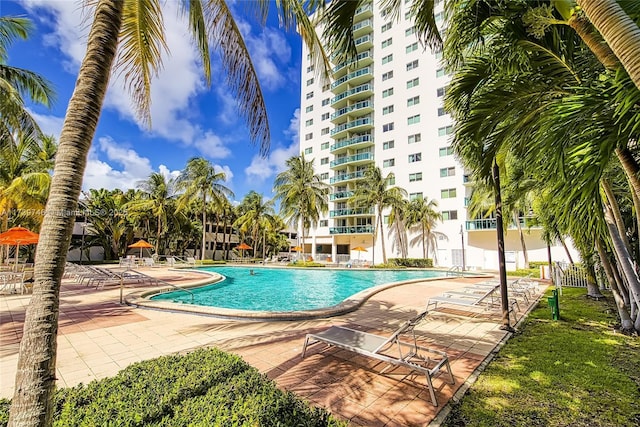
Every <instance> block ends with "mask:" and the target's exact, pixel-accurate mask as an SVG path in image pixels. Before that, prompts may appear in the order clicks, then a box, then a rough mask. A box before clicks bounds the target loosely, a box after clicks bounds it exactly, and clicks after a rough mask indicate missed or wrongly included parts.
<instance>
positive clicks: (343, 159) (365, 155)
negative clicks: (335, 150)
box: [330, 153, 373, 167]
mask: <svg viewBox="0 0 640 427" xmlns="http://www.w3.org/2000/svg"><path fill="white" fill-rule="evenodd" d="M362 160H373V153H359V154H354V155H353V156H345V157H340V158H339V159H335V160H333V161H332V162H331V164H330V166H331V167H334V166H338V165H343V164H345V163H351V162H358V161H362Z"/></svg>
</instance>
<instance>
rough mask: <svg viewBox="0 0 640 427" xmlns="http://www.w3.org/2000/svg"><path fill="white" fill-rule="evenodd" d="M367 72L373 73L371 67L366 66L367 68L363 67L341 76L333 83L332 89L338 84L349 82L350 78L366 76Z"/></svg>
mask: <svg viewBox="0 0 640 427" xmlns="http://www.w3.org/2000/svg"><path fill="white" fill-rule="evenodd" d="M365 74H371V67H365V68H361V69H359V70H356V71H354V72H353V73H349V74H347V75H345V76H342V77H340V78H339V79H338V80H336V81H335V82H333V83H331V89H334V88H336V87H338V86H340V85H341V84H343V83H345V82H347V81H348V80H351V79H353V78H355V77H360V76H364V75H365Z"/></svg>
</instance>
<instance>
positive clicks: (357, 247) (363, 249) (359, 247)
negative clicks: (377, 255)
mask: <svg viewBox="0 0 640 427" xmlns="http://www.w3.org/2000/svg"><path fill="white" fill-rule="evenodd" d="M351 250H352V251H358V261H360V253H361V252H367V250H366V249H365V248H363V247H362V246H356V247H355V248H353V249H351Z"/></svg>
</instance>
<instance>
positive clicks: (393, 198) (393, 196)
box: [349, 166, 407, 264]
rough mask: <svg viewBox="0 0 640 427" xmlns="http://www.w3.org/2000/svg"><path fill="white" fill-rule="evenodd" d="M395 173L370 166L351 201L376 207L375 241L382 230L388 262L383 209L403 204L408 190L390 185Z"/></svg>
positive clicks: (362, 206)
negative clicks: (385, 172) (383, 173)
mask: <svg viewBox="0 0 640 427" xmlns="http://www.w3.org/2000/svg"><path fill="white" fill-rule="evenodd" d="M392 178H393V174H389V175H387V176H386V177H385V176H383V175H382V170H380V168H379V167H376V166H370V167H369V168H367V170H366V171H365V173H364V177H363V178H362V179H359V180H358V181H357V182H356V189H355V191H354V192H353V196H351V197H350V198H349V202H350V203H352V204H353V205H354V206H356V207H361V208H374V209H375V212H376V218H375V224H376V225H375V228H374V231H373V243H374V247H375V242H376V239H377V235H378V231H380V242H381V243H382V262H383V263H384V264H386V263H387V251H386V249H385V245H384V233H383V232H382V230H383V215H382V213H383V211H384V210H385V209H386V208H389V207H392V206H394V205H399V204H402V200H403V199H404V198H405V197H406V196H407V192H406V190H404V189H403V188H400V187H389V182H390V181H391V179H392Z"/></svg>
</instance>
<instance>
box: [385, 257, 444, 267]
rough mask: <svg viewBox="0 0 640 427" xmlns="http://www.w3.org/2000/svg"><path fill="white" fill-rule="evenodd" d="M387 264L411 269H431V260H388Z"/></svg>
mask: <svg viewBox="0 0 640 427" xmlns="http://www.w3.org/2000/svg"><path fill="white" fill-rule="evenodd" d="M388 261H389V264H394V265H397V266H398V267H411V268H431V267H433V260H432V259H431V258H426V259H425V258H389V259H388Z"/></svg>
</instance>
